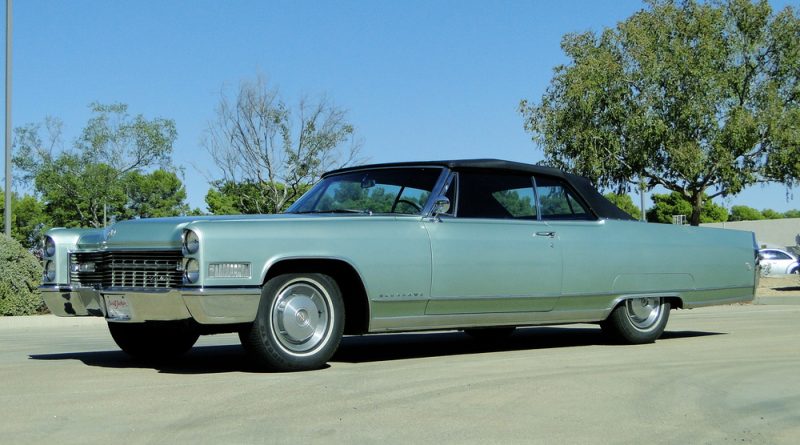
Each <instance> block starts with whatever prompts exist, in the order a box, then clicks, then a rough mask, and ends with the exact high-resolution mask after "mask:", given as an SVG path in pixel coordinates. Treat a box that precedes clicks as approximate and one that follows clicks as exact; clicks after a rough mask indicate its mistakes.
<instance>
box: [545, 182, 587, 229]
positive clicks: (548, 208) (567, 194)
mask: <svg viewBox="0 0 800 445" xmlns="http://www.w3.org/2000/svg"><path fill="white" fill-rule="evenodd" d="M536 193H537V194H538V195H539V206H540V208H541V212H542V219H551V220H553V219H559V220H561V219H563V220H572V219H579V220H585V219H594V218H592V215H591V213H590V212H589V210H588V209H587V207H586V205H584V204H583V203H582V202H581V201H580V199H578V197H577V196H575V194H574V193H573V192H572V191H571V190H570V189H569V188H568V187H567V186H566V184H565V183H564V182H563V181H562V180H560V179H556V178H549V177H546V176H541V177H540V176H537V177H536Z"/></svg>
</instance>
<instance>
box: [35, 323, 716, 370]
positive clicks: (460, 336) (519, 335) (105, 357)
mask: <svg viewBox="0 0 800 445" xmlns="http://www.w3.org/2000/svg"><path fill="white" fill-rule="evenodd" d="M711 335H723V333H720V332H701V331H666V332H664V334H663V335H662V336H661V339H660V340H659V341H665V340H674V339H681V338H692V337H705V336H711ZM615 344H616V343H614V342H613V341H611V340H610V339H609V338H608V337H606V336H604V335H603V334H602V333H601V331H600V329H599V328H596V327H531V328H519V329H517V330H516V331H515V332H514V333H513V334H512V335H510V336H509V337H507V338H504V339H500V340H492V341H489V340H477V339H474V338H472V337H470V336H469V335H467V334H465V333H463V332H458V331H448V332H424V333H402V334H379V335H364V336H348V337H345V338H343V339H342V342H341V344H340V346H339V349H338V351H337V352H336V354H335V355H334V356H333V358H332V359H331V360H330V361H331V362H333V363H336V362H340V363H369V362H380V361H391V360H406V359H415V358H426V357H445V356H452V355H465V354H484V353H494V352H508V351H524V350H536V349H549V348H573V347H581V346H599V345H608V346H612V345H615ZM29 357H30V359H32V360H44V361H47V360H79V361H81V362H83V363H84V364H86V365H88V366H97V367H103V368H120V369H126V368H141V369H155V370H157V371H158V372H162V373H168V374H214V373H225V372H263V370H261V369H259V368H258V367H257V366H256V365H255V364H254V363H253V362H252V361H251V360H250V358H249V357H248V356H247V354H246V353H245V351H244V349H243V348H242V347H241V345H238V344H233V345H215V346H195V347H194V348H192V350H191V351H189V352H188V353H187V354H186V355H183V356H181V357H179V358H175V359H172V360H168V361H144V360H137V359H134V358H132V357H130V356H128V355H127V354H125V353H124V352H122V351H118V350H117V351H89V352H67V353H59V354H37V355H30V356H29ZM312 372H313V371H312Z"/></svg>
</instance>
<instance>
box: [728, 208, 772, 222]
mask: <svg viewBox="0 0 800 445" xmlns="http://www.w3.org/2000/svg"><path fill="white" fill-rule="evenodd" d="M759 219H764V215H763V214H762V213H761V212H759V211H758V210H756V209H754V208H752V207H748V206H733V207H731V216H730V218H728V220H729V221H756V220H759Z"/></svg>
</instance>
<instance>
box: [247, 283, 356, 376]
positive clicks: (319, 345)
mask: <svg viewBox="0 0 800 445" xmlns="http://www.w3.org/2000/svg"><path fill="white" fill-rule="evenodd" d="M343 331H344V303H343V301H342V295H341V292H340V291H339V286H338V285H337V284H336V281H334V280H333V279H332V278H331V277H329V276H327V275H322V274H311V273H308V274H284V275H279V276H277V277H275V278H272V279H270V280H269V281H268V282H267V283H266V284H265V285H264V287H263V289H262V292H261V303H260V305H259V308H258V314H257V315H256V319H255V321H254V322H253V324H252V326H251V327H250V329H249V330H248V331H245V332H242V333H240V338H241V340H242V345H243V346H244V347H245V349H246V350H247V351H248V352H249V353H250V354H252V355H253V356H254V357H255V360H256V361H257V362H258V363H259V364H260V365H262V366H264V367H265V368H268V369H271V370H276V371H303V370H309V369H317V368H320V367H322V366H323V365H324V364H325V363H326V362H327V361H328V359H330V358H331V356H333V353H334V352H336V348H338V347H339V342H340V341H341V338H342V333H343Z"/></svg>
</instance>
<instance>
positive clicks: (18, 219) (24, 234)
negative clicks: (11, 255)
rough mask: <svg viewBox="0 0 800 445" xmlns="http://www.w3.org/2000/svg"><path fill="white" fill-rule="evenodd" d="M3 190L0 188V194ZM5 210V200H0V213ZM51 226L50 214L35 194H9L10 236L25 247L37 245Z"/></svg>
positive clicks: (29, 247) (31, 247)
mask: <svg viewBox="0 0 800 445" xmlns="http://www.w3.org/2000/svg"><path fill="white" fill-rule="evenodd" d="M2 193H3V190H2V189H0V194H2ZM4 211H5V202H4V200H0V213H3V212H4ZM48 227H51V223H50V216H49V215H48V214H47V212H46V209H45V205H44V203H43V202H41V201H40V200H38V199H36V197H35V196H30V195H25V196H23V197H22V198H20V197H19V196H18V195H17V194H16V193H12V194H11V237H12V238H14V239H15V240H17V242H19V243H20V244H22V245H23V246H24V247H25V248H26V249H33V248H35V247H37V246H38V245H39V242H40V241H41V239H42V236H43V235H44V232H45V229H46V228H48Z"/></svg>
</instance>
